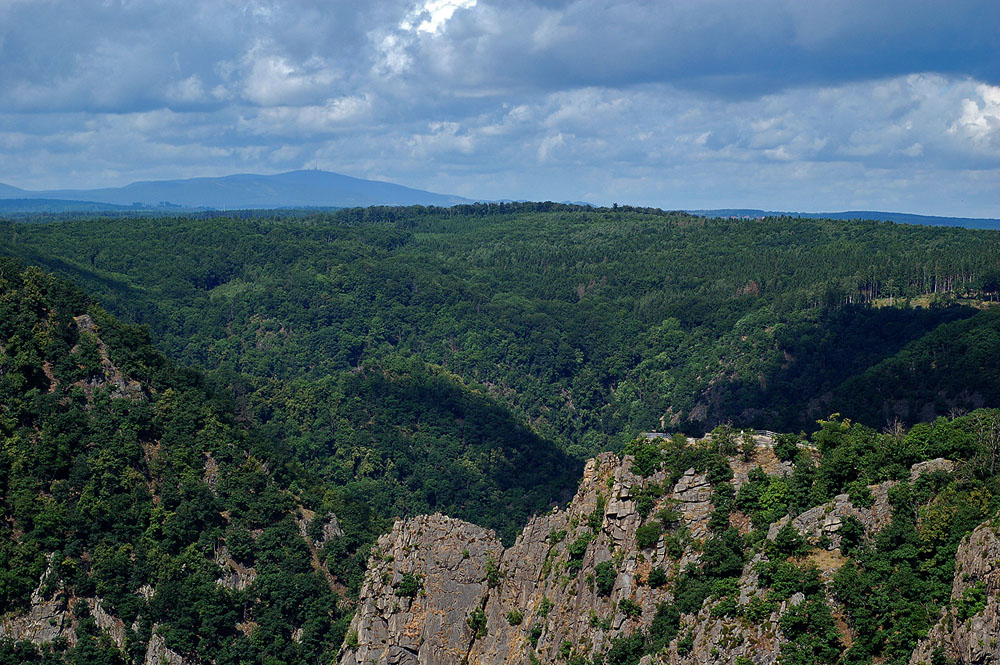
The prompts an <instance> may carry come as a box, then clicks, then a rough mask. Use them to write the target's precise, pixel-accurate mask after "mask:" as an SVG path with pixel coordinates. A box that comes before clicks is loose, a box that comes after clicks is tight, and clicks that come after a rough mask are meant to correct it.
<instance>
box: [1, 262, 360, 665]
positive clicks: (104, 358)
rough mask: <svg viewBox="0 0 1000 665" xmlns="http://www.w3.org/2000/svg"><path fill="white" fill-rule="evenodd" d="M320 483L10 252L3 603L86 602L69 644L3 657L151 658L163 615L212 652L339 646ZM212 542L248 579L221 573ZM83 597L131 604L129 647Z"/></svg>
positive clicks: (293, 652)
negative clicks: (313, 527) (315, 534)
mask: <svg viewBox="0 0 1000 665" xmlns="http://www.w3.org/2000/svg"><path fill="white" fill-rule="evenodd" d="M210 468H214V470H215V471H214V473H213V474H212V475H211V477H209V474H208V472H207V469H210ZM311 485H312V481H310V480H309V478H308V476H307V475H306V474H304V473H303V472H302V469H301V467H300V466H299V465H298V464H296V463H295V462H294V460H292V459H291V457H289V456H288V455H287V454H283V453H281V452H280V450H278V449H277V448H276V447H275V446H273V445H272V444H271V443H270V442H268V441H266V440H265V439H263V438H261V437H260V436H259V435H257V434H255V433H253V432H252V431H250V430H248V429H247V428H246V427H245V426H243V425H241V424H239V423H238V422H237V421H236V419H235V417H234V414H233V412H232V408H231V406H230V404H229V402H228V401H227V400H226V399H224V398H220V397H219V396H217V395H214V394H213V393H212V391H211V390H210V389H209V388H208V387H207V385H206V384H205V381H204V379H203V377H202V376H201V375H199V374H198V373H196V372H192V371H189V370H184V369H181V368H178V367H177V366H175V365H174V364H173V363H171V362H170V361H168V360H167V359H166V358H165V357H164V356H163V355H162V353H160V352H159V351H157V350H155V349H154V348H153V347H152V346H151V344H150V341H149V338H148V336H147V334H146V331H144V330H142V329H139V328H136V327H132V326H127V325H122V324H119V323H118V322H116V321H115V319H114V318H113V317H111V316H110V315H108V314H107V313H106V312H104V310H102V309H101V308H99V307H97V306H95V305H94V304H93V303H92V302H91V301H90V300H89V299H88V298H87V297H86V296H85V295H84V294H83V293H82V292H81V291H79V290H78V289H76V288H75V287H73V286H71V285H68V284H67V283H65V282H63V281H61V280H58V279H55V278H53V277H52V276H50V275H47V274H45V273H43V272H41V271H40V270H38V269H36V268H27V269H24V268H22V267H21V266H19V265H18V264H16V263H15V262H13V261H10V260H9V259H0V562H2V564H0V615H6V614H7V613H8V612H15V613H16V612H18V611H24V610H25V609H27V608H28V605H29V603H31V602H34V603H41V602H50V603H51V604H52V606H53V607H55V608H58V611H59V612H71V613H72V614H73V616H74V617H75V619H76V623H75V628H74V630H75V637H76V644H75V646H73V647H70V646H69V640H68V639H67V638H66V637H60V638H58V639H56V640H55V641H54V642H53V643H52V645H50V646H49V647H46V648H44V649H42V650H41V651H39V649H38V648H36V647H35V646H34V645H31V644H29V643H26V642H25V643H20V644H15V643H11V642H9V641H2V642H0V662H2V663H5V664H6V663H46V664H55V663H62V662H66V663H79V664H81V665H83V664H91V663H126V662H136V661H137V660H138V661H139V662H141V660H142V656H143V655H144V653H145V649H146V644H147V643H148V642H149V640H150V639H151V637H152V635H153V633H154V630H155V632H156V633H157V634H158V635H160V636H162V638H163V640H164V641H165V643H166V645H167V647H168V648H169V649H171V650H173V651H174V652H176V653H178V654H181V655H187V656H195V655H197V656H198V657H199V658H202V659H206V658H211V659H213V660H214V662H216V663H233V664H235V663H246V662H276V663H277V662H285V663H293V662H294V663H327V662H329V660H330V654H331V652H333V653H335V652H336V649H337V648H338V647H339V645H340V643H341V641H342V639H343V635H344V630H345V625H346V621H347V620H349V619H350V613H351V612H350V606H349V605H345V604H344V602H345V599H344V597H343V593H344V589H343V588H342V587H337V586H335V585H333V584H332V583H331V578H330V572H331V571H330V570H328V569H327V568H325V567H323V566H322V565H320V564H319V563H318V557H317V554H318V556H319V557H324V558H330V557H325V556H324V555H325V554H327V552H324V551H320V552H318V553H314V552H311V551H310V547H311V545H309V544H307V542H306V540H305V539H304V538H303V537H302V536H301V535H300V527H299V526H298V525H297V523H296V518H297V517H300V516H301V515H302V511H303V510H308V508H306V505H307V504H308V505H311V507H312V508H315V509H317V510H323V506H324V501H327V502H332V503H333V504H335V503H336V499H335V498H334V497H333V496H330V497H323V496H317V493H316V492H308V491H303V489H302V488H305V487H308V486H311ZM339 507H340V508H343V506H339ZM341 514H342V515H344V517H345V518H346V519H347V520H350V519H351V515H352V511H351V510H342V511H341ZM338 547H339V546H338ZM220 548H228V551H229V552H230V553H231V555H232V556H233V557H234V558H235V559H236V560H239V561H241V562H242V563H243V564H245V565H248V566H254V567H255V568H256V571H257V576H256V579H254V580H253V582H252V583H251V584H249V585H248V586H246V587H245V588H242V589H233V588H227V587H225V586H221V585H219V584H217V583H216V579H217V578H219V577H220V576H221V575H222V574H223V571H222V569H221V567H220V562H219V561H220V560H219V552H220ZM347 558H348V557H344V556H341V557H339V558H338V559H339V560H344V561H346V560H347ZM332 570H333V572H336V573H341V575H342V577H344V578H346V577H347V575H346V574H344V573H343V572H342V571H339V570H337V567H336V566H334V567H333V568H332ZM43 574H44V575H43ZM40 579H41V580H43V582H44V583H43V585H42V586H39V580H40ZM36 587H39V590H38V596H39V598H37V599H34V600H31V599H32V593H33V592H34V591H35V589H36ZM143 589H150V592H149V593H146V594H145V595H144V593H143ZM152 590H155V593H153V592H152ZM88 597H91V598H92V597H99V598H101V599H102V602H103V603H104V609H105V611H110V612H112V613H113V614H114V615H115V616H118V617H119V618H121V619H122V620H123V621H124V625H125V628H124V631H125V639H124V646H123V648H122V649H119V648H118V647H117V646H116V645H115V644H113V643H112V642H111V641H110V640H109V638H108V637H107V635H106V634H103V633H102V632H101V631H100V630H98V629H97V626H96V623H95V620H94V618H93V617H92V615H91V609H92V608H91V606H90V605H88V603H87V602H86V599H87V598H88ZM54 621H55V619H53V620H52V621H50V623H52V622H54ZM53 625H55V624H53ZM239 626H243V627H242V628H240V627H239ZM297 630H298V631H301V633H299V639H293V633H294V632H295V631H297Z"/></svg>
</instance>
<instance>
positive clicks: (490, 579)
mask: <svg viewBox="0 0 1000 665" xmlns="http://www.w3.org/2000/svg"><path fill="white" fill-rule="evenodd" d="M485 572H486V584H487V585H488V586H489V587H490V588H491V589H495V588H496V587H498V586H500V580H501V579H503V573H501V572H500V566H498V565H497V562H496V561H495V560H494V559H493V557H488V558H487V559H486V569H485Z"/></svg>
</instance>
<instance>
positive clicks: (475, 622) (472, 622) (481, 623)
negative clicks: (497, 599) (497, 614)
mask: <svg viewBox="0 0 1000 665" xmlns="http://www.w3.org/2000/svg"><path fill="white" fill-rule="evenodd" d="M466 623H468V624H469V628H471V629H472V636H473V639H477V640H478V639H480V638H483V637H486V612H484V611H483V608H481V607H477V608H476V609H474V610H473V611H472V613H471V614H469V617H468V618H467V619H466Z"/></svg>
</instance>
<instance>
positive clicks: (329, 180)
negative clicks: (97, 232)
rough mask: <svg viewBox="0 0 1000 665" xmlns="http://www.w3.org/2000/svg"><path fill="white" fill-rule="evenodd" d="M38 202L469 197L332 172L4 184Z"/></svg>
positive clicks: (295, 203) (447, 200) (5, 195)
mask: <svg viewBox="0 0 1000 665" xmlns="http://www.w3.org/2000/svg"><path fill="white" fill-rule="evenodd" d="M11 198H19V199H25V198H37V199H61V200H73V201H87V202H90V201H96V202H99V203H110V204H114V205H122V206H132V205H134V204H142V205H146V206H159V205H161V204H162V203H164V202H166V203H170V204H173V205H180V206H185V207H190V208H205V207H207V208H283V207H312V206H321V207H354V206H371V205H440V206H450V205H455V204H457V203H469V202H470V201H469V200H468V199H464V198H462V197H459V196H450V195H447V194H435V193H433V192H426V191H423V190H419V189H412V188H410V187H403V186H402V185H396V184H393V183H389V182H379V181H376V180H362V179H360V178H352V177H350V176H346V175H341V174H339V173H331V172H329V171H290V172H288V173H278V174H276V175H254V174H239V175H230V176H224V177H221V178H189V179H184V180H155V181H148V182H134V183H132V184H130V185H126V186H124V187H109V188H104V189H89V190H51V191H40V192H27V191H24V190H20V189H17V188H16V187H9V186H7V185H0V199H11Z"/></svg>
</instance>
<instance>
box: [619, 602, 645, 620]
mask: <svg viewBox="0 0 1000 665" xmlns="http://www.w3.org/2000/svg"><path fill="white" fill-rule="evenodd" d="M618 609H620V610H621V611H622V614H624V615H625V616H627V617H629V618H631V619H637V618H638V617H640V616H642V605H640V604H639V603H637V602H635V601H634V600H632V599H631V598H622V599H621V600H619V601H618Z"/></svg>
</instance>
